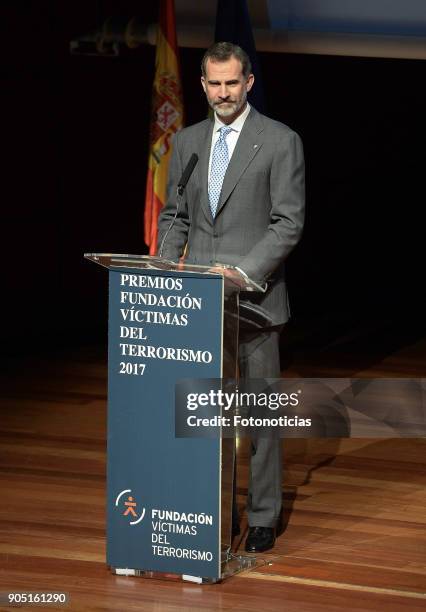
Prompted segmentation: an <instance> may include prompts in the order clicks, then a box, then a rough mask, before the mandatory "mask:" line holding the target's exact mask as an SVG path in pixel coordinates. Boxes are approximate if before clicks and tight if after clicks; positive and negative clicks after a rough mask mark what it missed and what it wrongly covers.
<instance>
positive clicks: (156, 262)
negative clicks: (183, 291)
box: [84, 253, 266, 292]
mask: <svg viewBox="0 0 426 612" xmlns="http://www.w3.org/2000/svg"><path fill="white" fill-rule="evenodd" d="M84 257H85V258H86V259H89V260H90V261H93V262H95V263H97V264H99V265H100V266H104V267H105V268H108V269H110V270H111V269H112V270H114V269H118V268H126V269H133V270H169V271H174V272H189V273H194V274H195V273H198V274H209V275H211V274H213V275H217V276H221V273H220V272H217V270H220V269H223V270H225V269H230V270H233V271H234V272H235V274H236V276H237V278H238V285H237V283H234V282H233V280H232V279H231V278H230V277H229V276H224V278H225V282H226V284H228V283H229V284H231V285H235V286H238V290H242V291H261V292H264V291H266V287H262V286H261V285H259V284H258V283H256V282H255V281H253V280H251V279H250V278H249V277H248V276H245V275H243V274H241V272H240V271H238V270H237V269H236V268H234V267H233V266H229V265H226V264H220V263H218V264H215V266H214V269H212V267H211V266H198V265H193V264H186V263H181V262H178V263H176V262H174V261H169V260H168V259H164V258H163V257H155V256H154V257H152V256H150V255H127V254H122V253H120V254H118V253H85V254H84Z"/></svg>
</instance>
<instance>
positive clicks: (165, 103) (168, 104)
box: [144, 0, 183, 255]
mask: <svg viewBox="0 0 426 612" xmlns="http://www.w3.org/2000/svg"><path fill="white" fill-rule="evenodd" d="M182 127H183V97H182V87H181V80H180V71H179V59H178V47H177V40H176V25H175V10H174V0H160V15H159V24H158V34H157V52H156V56H155V78H154V85H153V92H152V116H151V133H150V154H149V163H148V174H147V178H146V195H145V219H144V223H145V243H146V244H147V245H148V246H149V254H150V255H154V254H155V251H156V248H157V233H158V226H157V220H158V215H159V213H160V210H161V208H162V206H163V205H164V203H165V201H166V185H167V173H168V168H169V161H170V155H171V147H170V141H171V138H172V135H173V134H174V133H175V132H177V131H178V130H180V129H181V128H182Z"/></svg>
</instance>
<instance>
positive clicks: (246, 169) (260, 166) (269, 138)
mask: <svg viewBox="0 0 426 612" xmlns="http://www.w3.org/2000/svg"><path fill="white" fill-rule="evenodd" d="M213 125H214V123H213V121H211V120H210V119H206V120H205V121H202V122H201V123H197V124H196V125H193V126H191V127H188V128H185V129H184V130H182V131H180V132H178V133H177V134H176V135H175V137H174V139H173V153H172V159H171V163H170V169H169V180H168V186H167V202H166V205H165V206H164V208H163V210H162V212H161V215H160V218H159V239H158V244H159V245H160V244H161V241H162V238H163V236H164V234H165V232H166V231H167V228H168V227H169V225H170V222H171V220H172V219H173V216H174V214H175V211H176V188H177V183H178V181H179V178H180V176H181V174H182V171H183V169H184V168H185V166H186V164H187V163H188V160H189V158H190V157H191V155H192V153H196V154H197V155H198V157H199V161H198V164H197V166H196V167H195V170H194V172H193V174H192V176H191V178H190V179H189V182H188V185H187V187H186V191H185V193H184V196H183V201H182V202H181V203H180V206H179V213H178V216H177V218H176V221H175V223H174V224H173V226H172V229H171V230H170V232H169V234H168V235H167V238H166V241H165V243H164V247H163V257H165V258H167V259H172V260H174V261H176V260H177V259H178V258H179V257H180V256H181V255H182V253H183V251H184V248H185V245H186V244H187V255H186V262H187V263H195V264H201V265H211V264H213V263H224V264H231V265H233V266H238V267H239V268H241V269H242V270H244V272H245V273H246V274H247V275H248V276H249V277H250V278H252V279H253V280H256V281H258V282H260V283H262V282H264V281H267V282H268V291H267V292H266V294H257V293H256V294H253V293H249V292H244V293H242V294H240V298H241V299H244V300H248V301H250V302H253V303H255V304H258V305H260V306H261V307H262V308H263V309H264V310H266V312H267V313H268V314H269V316H270V317H271V319H272V321H273V324H274V325H279V324H282V323H285V321H287V319H288V318H289V315H290V312H289V306H288V298H287V288H286V283H285V277H284V261H285V259H286V258H287V256H288V255H289V253H290V252H291V250H292V249H293V248H294V246H295V245H296V244H297V242H298V241H299V239H300V236H301V232H302V228H303V221H304V160H303V148H302V143H301V140H300V138H299V136H298V135H297V134H296V133H295V132H293V131H292V130H291V129H290V128H289V127H287V126H286V125H284V124H283V123H279V122H277V121H274V120H272V119H269V118H268V117H265V116H264V115H261V114H260V113H258V112H257V111H256V110H255V109H254V108H253V107H252V108H251V110H250V113H249V115H248V117H247V119H246V121H245V123H244V126H243V129H242V131H241V134H240V136H239V138H238V142H237V145H236V147H235V150H234V153H233V155H232V157H231V160H230V162H229V166H228V169H227V171H226V175H225V178H224V182H223V186H222V192H221V196H220V199H219V203H218V207H217V213H216V217H215V219H213V218H212V214H211V212H210V206H209V197H208V191H207V183H208V165H209V156H210V147H211V138H212V130H213Z"/></svg>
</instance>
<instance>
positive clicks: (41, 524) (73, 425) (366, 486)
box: [0, 343, 426, 612]
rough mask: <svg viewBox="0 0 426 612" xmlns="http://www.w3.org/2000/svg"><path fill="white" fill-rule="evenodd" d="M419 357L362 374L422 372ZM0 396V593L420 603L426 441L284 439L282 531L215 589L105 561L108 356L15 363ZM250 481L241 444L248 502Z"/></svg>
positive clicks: (425, 543)
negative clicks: (123, 570)
mask: <svg viewBox="0 0 426 612" xmlns="http://www.w3.org/2000/svg"><path fill="white" fill-rule="evenodd" d="M424 349H425V345H424V343H423V344H421V343H417V344H414V345H412V346H410V347H406V348H405V349H404V350H401V351H399V352H398V353H397V354H393V355H390V356H389V357H387V358H385V359H384V360H383V361H382V362H381V363H379V364H376V365H375V367H374V368H371V369H369V370H368V371H367V372H363V373H360V375H362V374H364V375H370V376H374V375H388V376H407V375H408V376H409V375H424V372H421V369H422V367H423V362H422V357H423V355H424V353H425V351H424ZM310 371H311V375H315V372H313V371H312V369H311V370H310ZM299 373H301V372H300V370H297V367H295V369H293V370H292V371H290V372H287V374H294V375H297V374H299ZM352 373H353V372H352ZM323 375H324V373H323ZM327 375H328V376H345V375H346V372H345V371H340V372H339V371H336V370H335V369H334V370H333V371H330V372H328V373H327ZM2 390H3V393H2V399H1V404H0V405H1V413H0V414H1V417H0V418H1V420H0V493H1V504H0V591H10V590H21V591H22V590H26V591H46V590H48V591H52V590H54V591H66V592H68V593H69V594H70V600H71V602H70V604H69V606H67V607H66V608H62V609H69V610H72V611H80V610H81V611H83V610H84V611H88V610H120V611H130V610H155V611H156V612H159V611H172V610H173V611H181V610H192V611H197V610H203V611H208V610H212V611H213V610H231V609H232V610H242V611H244V612H247V611H250V610H252V611H256V612H258V611H259V610H262V612H267V611H273V610H274V611H275V610H277V611H278V610H280V611H281V610H283V611H286V612H293V611H296V610H297V611H303V612H309V611H311V610H312V611H320V610H321V611H327V612H330V611H335V610H336V611H337V610H339V611H340V610H342V609H345V610H347V611H355V610H356V611H361V610H375V611H376V610H387V611H395V612H396V611H401V612H406V611H407V610H409V611H411V610H413V611H414V610H425V609H426V531H425V524H426V512H425V509H426V487H425V484H426V469H425V468H426V453H425V450H426V440H425V439H382V440H375V439H369V440H367V439H349V440H309V441H306V440H290V441H288V442H286V444H285V453H284V465H285V476H284V482H283V491H284V500H285V511H286V514H285V519H286V522H287V527H286V530H285V532H284V534H283V535H282V536H281V537H280V538H279V539H278V540H277V544H276V547H275V548H274V550H273V552H272V553H270V554H264V555H263V558H264V560H265V563H264V565H262V566H260V567H258V568H256V569H255V570H254V571H250V572H246V573H242V574H240V575H238V576H235V577H233V578H231V579H229V580H227V581H225V582H223V583H222V584H218V585H207V586H199V585H194V584H190V583H181V582H161V581H157V580H145V579H141V578H127V577H118V576H113V575H111V574H110V573H109V572H108V570H107V567H106V565H105V435H106V432H105V416H106V365H105V358H104V357H103V355H102V351H100V350H99V349H96V350H95V349H81V350H80V351H73V352H72V353H71V352H70V353H68V354H65V355H64V354H62V355H61V356H60V357H56V358H55V359H54V358H43V359H39V360H37V361H32V360H28V361H27V362H26V363H21V364H19V368H18V367H13V365H12V366H10V368H9V371H7V369H6V370H5V371H4V378H3V381H2ZM246 480H247V456H246V454H245V452H244V446H242V447H241V449H240V466H239V487H238V501H239V504H240V505H241V507H243V505H244V496H245V493H246V487H245V483H246ZM244 525H245V523H244V519H243V527H244ZM243 545H244V535H243V537H242V539H241V541H239V542H237V543H236V547H237V548H238V547H239V550H240V551H243ZM0 609H2V610H6V609H11V608H6V607H0ZM21 609H25V610H26V609H33V608H29V607H28V608H27V607H23V608H21ZM43 609H45V608H43ZM51 609H54V608H51Z"/></svg>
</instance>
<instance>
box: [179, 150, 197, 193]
mask: <svg viewBox="0 0 426 612" xmlns="http://www.w3.org/2000/svg"><path fill="white" fill-rule="evenodd" d="M197 162H198V155H197V154H196V153H193V154H192V155H191V157H190V158H189V162H188V163H187V164H186V168H185V170H184V171H183V172H182V176H181V177H180V181H179V183H178V186H177V195H180V196H181V195H182V194H183V192H184V189H185V187H186V184H187V182H188V181H189V177H190V176H191V174H192V173H193V172H194V168H195V166H196V165H197Z"/></svg>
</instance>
